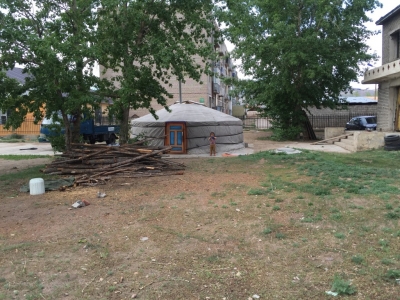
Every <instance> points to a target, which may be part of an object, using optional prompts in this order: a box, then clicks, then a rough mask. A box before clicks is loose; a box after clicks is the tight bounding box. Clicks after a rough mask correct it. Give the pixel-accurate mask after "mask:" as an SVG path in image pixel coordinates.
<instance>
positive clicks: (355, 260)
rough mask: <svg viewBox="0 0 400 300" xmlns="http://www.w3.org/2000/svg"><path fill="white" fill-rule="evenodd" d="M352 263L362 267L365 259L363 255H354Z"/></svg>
mask: <svg viewBox="0 0 400 300" xmlns="http://www.w3.org/2000/svg"><path fill="white" fill-rule="evenodd" d="M351 261H352V262H353V263H355V264H358V265H361V264H362V263H363V262H364V257H363V256H362V255H354V256H352V257H351Z"/></svg>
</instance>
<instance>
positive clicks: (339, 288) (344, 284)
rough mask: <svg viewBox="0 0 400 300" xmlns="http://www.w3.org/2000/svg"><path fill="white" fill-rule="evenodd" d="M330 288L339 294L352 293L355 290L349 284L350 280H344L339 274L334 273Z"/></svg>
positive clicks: (355, 290)
mask: <svg viewBox="0 0 400 300" xmlns="http://www.w3.org/2000/svg"><path fill="white" fill-rule="evenodd" d="M331 290H332V292H335V293H338V294H339V295H353V294H355V293H356V292H357V289H356V288H355V287H354V286H352V285H351V282H350V281H348V280H344V279H343V278H342V277H341V276H339V275H335V278H334V279H333V283H332V289H331Z"/></svg>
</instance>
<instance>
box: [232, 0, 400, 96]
mask: <svg viewBox="0 0 400 300" xmlns="http://www.w3.org/2000/svg"><path fill="white" fill-rule="evenodd" d="M380 2H381V3H382V5H383V6H382V8H378V9H376V10H375V11H374V12H373V13H369V14H368V16H369V17H370V19H372V22H368V23H367V24H366V26H367V28H368V29H370V30H381V29H382V26H378V25H376V24H375V23H376V21H378V20H379V19H380V18H381V17H383V16H384V15H386V14H387V13H389V12H390V11H391V10H393V9H394V8H395V7H397V6H398V5H399V4H400V2H399V1H398V0H380ZM225 43H226V45H227V48H228V50H229V51H231V50H232V49H233V48H234V45H233V44H231V43H229V42H228V41H225ZM367 44H368V45H369V47H370V48H371V49H370V52H371V53H376V54H377V55H378V56H379V60H378V61H376V62H375V63H373V66H374V67H378V66H380V65H381V64H382V59H381V56H382V34H378V35H375V36H372V37H371V38H370V39H369V40H368V42H367ZM236 64H239V62H236ZM239 69H240V68H239ZM238 73H239V74H238V75H239V77H240V78H243V74H242V73H241V72H240V70H239V72H238ZM362 79H363V78H362V77H360V78H359V82H358V83H357V82H352V83H351V86H352V87H353V88H361V89H374V88H375V85H374V84H361V80H362Z"/></svg>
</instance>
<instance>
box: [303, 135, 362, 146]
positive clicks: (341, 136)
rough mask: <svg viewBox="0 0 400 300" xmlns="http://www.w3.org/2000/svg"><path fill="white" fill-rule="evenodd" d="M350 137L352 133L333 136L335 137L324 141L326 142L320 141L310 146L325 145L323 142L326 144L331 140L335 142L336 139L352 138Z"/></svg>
mask: <svg viewBox="0 0 400 300" xmlns="http://www.w3.org/2000/svg"><path fill="white" fill-rule="evenodd" d="M352 135H354V133H349V134H343V135H339V136H335V137H333V138H330V139H326V140H322V141H318V142H315V143H312V144H311V145H318V144H320V143H325V142H327V141H332V140H336V139H342V138H347V137H349V136H352Z"/></svg>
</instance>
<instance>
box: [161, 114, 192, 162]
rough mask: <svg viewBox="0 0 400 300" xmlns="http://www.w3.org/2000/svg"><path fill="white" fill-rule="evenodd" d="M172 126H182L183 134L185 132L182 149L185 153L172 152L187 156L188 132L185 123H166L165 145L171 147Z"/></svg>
mask: <svg viewBox="0 0 400 300" xmlns="http://www.w3.org/2000/svg"><path fill="white" fill-rule="evenodd" d="M171 125H182V129H183V130H182V132H183V137H182V147H183V151H182V153H181V152H174V151H172V150H171V153H172V154H174V153H175V154H186V153H187V139H186V136H187V130H186V122H184V121H171V122H165V129H164V130H165V139H164V145H165V146H169V144H170V143H169V130H168V127H169V126H171Z"/></svg>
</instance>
